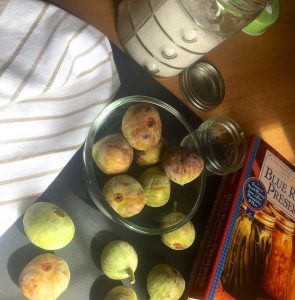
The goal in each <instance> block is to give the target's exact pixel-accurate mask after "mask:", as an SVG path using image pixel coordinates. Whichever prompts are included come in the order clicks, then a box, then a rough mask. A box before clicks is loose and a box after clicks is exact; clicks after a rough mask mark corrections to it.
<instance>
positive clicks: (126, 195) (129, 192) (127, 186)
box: [102, 175, 145, 218]
mask: <svg viewBox="0 0 295 300" xmlns="http://www.w3.org/2000/svg"><path fill="white" fill-rule="evenodd" d="M102 192H103V194H104V196H105V199H106V201H107V202H108V203H109V205H110V206H111V207H112V208H113V209H114V210H115V211H116V212H117V213H118V214H119V215H120V216H122V217H124V218H128V217H132V216H134V215H136V214H138V213H139V212H140V211H141V210H142V209H143V207H144V205H145V198H144V191H143V188H142V186H141V185H140V183H139V182H138V181H137V180H136V179H134V178H133V177H131V176H129V175H117V176H115V177H112V178H111V179H109V180H108V181H107V182H106V184H105V185H104V187H103V189H102Z"/></svg>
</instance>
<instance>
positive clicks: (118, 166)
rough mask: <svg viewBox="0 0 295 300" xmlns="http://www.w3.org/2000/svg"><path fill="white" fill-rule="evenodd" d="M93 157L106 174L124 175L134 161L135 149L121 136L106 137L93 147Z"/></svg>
mask: <svg viewBox="0 0 295 300" xmlns="http://www.w3.org/2000/svg"><path fill="white" fill-rule="evenodd" d="M92 157H93V160H94V162H95V164H96V165H97V167H98V168H99V169H100V170H101V171H102V172H104V173H106V174H118V173H124V172H126V171H127V170H128V168H129V167H130V165H131V163H132V159H133V149H132V147H131V146H130V145H129V144H128V142H127V140H126V139H125V138H124V137H123V135H121V134H111V135H108V136H105V137H104V138H102V139H101V140H99V141H98V142H96V143H95V144H94V145H93V148H92Z"/></svg>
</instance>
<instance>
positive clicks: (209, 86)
mask: <svg viewBox="0 0 295 300" xmlns="http://www.w3.org/2000/svg"><path fill="white" fill-rule="evenodd" d="M179 84H180V89H181V92H182V94H183V96H184V97H185V98H186V99H187V101H188V102H189V104H190V105H191V107H192V108H194V109H196V110H198V111H210V110H212V109H214V108H215V107H217V106H218V105H219V104H220V103H221V102H222V100H223V98H224V81H223V78H222V76H221V74H220V72H219V71H218V70H217V69H216V67H215V66H213V65H212V64H211V63H209V62H205V61H201V62H198V63H196V64H194V65H192V66H191V67H189V68H187V69H185V70H184V71H183V72H182V74H181V75H180V79H179Z"/></svg>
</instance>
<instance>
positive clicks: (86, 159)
mask: <svg viewBox="0 0 295 300" xmlns="http://www.w3.org/2000/svg"><path fill="white" fill-rule="evenodd" d="M128 103H130V104H132V103H149V104H153V105H156V106H158V107H160V108H162V109H164V110H166V111H168V112H170V113H171V114H172V115H174V116H175V117H176V118H177V119H178V121H179V122H181V123H182V125H183V126H184V127H185V128H186V130H187V131H188V135H189V136H191V138H192V140H193V142H194V146H195V147H196V148H197V150H198V153H199V154H200V155H202V152H201V149H200V145H199V142H198V140H197V137H196V135H195V133H194V130H193V129H192V127H191V126H190V124H189V123H188V122H187V121H186V119H185V118H184V117H183V116H182V115H181V114H180V113H179V112H178V111H177V110H176V109H175V108H173V107H172V106H171V105H169V104H167V103H166V102H164V101H162V100H159V99H157V98H154V97H149V96H142V95H133V96H126V97H121V98H118V99H116V100H114V101H112V102H110V103H109V104H108V105H107V106H106V107H105V108H104V109H103V110H102V111H101V112H100V113H99V114H98V115H97V116H96V118H95V120H94V121H93V123H92V125H91V127H90V129H89V132H88V136H87V137H86V140H85V143H84V147H83V173H84V174H83V179H84V183H85V184H86V190H87V193H88V195H89V196H90V198H91V200H92V202H93V203H94V204H95V205H96V207H97V208H98V209H99V210H100V211H102V213H103V214H104V215H106V216H107V217H108V218H110V219H111V220H114V221H116V222H117V223H119V224H121V225H123V226H125V227H127V228H129V229H131V230H132V231H135V232H138V233H143V234H146V235H161V234H164V233H168V232H171V231H174V230H176V229H178V228H179V227H181V226H182V225H184V224H185V223H187V222H188V221H189V220H191V219H192V217H193V216H194V215H195V213H196V211H197V209H198V208H199V206H200V204H201V202H202V199H203V195H204V190H205V184H206V174H205V169H206V168H205V167H204V169H203V171H202V172H201V174H200V175H199V176H198V180H200V183H199V185H200V191H199V192H198V195H197V196H196V199H195V201H194V202H195V203H194V205H193V206H192V208H191V209H190V211H189V213H188V214H186V215H185V218H183V219H182V220H181V221H179V222H178V223H176V224H174V225H171V226H169V227H163V228H161V227H159V228H150V227H145V226H142V225H138V224H136V223H133V222H132V221H129V220H128V218H123V217H121V216H120V215H119V214H118V213H117V212H116V211H114V210H113V209H112V208H111V207H110V206H109V205H108V203H106V202H104V201H100V200H98V197H95V196H94V195H100V196H102V197H103V194H102V192H101V189H100V188H99V187H98V185H97V181H96V178H95V172H94V168H93V163H92V146H93V143H94V140H95V136H96V133H97V131H98V130H99V129H100V127H101V126H102V125H103V123H104V122H105V120H106V119H107V117H109V116H110V115H111V113H112V112H113V111H114V110H115V109H116V108H118V107H120V106H122V105H125V104H128Z"/></svg>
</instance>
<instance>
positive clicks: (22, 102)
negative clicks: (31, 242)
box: [0, 0, 120, 236]
mask: <svg viewBox="0 0 295 300" xmlns="http://www.w3.org/2000/svg"><path fill="white" fill-rule="evenodd" d="M0 53H1V54H0V236H1V235H2V234H3V233H4V232H5V231H6V230H7V229H8V228H9V226H11V225H12V224H13V223H14V221H15V220H16V219H17V218H18V217H19V216H20V215H21V214H22V213H23V212H24V210H25V209H26V208H27V207H28V205H30V204H31V203H32V202H33V201H35V200H36V199H37V198H38V196H40V195H41V194H42V192H43V191H44V190H45V189H46V188H47V187H48V186H49V185H50V183H51V182H52V181H53V180H54V179H55V178H56V177H57V175H58V174H59V172H61V170H62V169H63V167H64V166H65V165H66V164H67V162H68V161H69V160H70V159H71V158H72V156H73V155H74V154H75V152H76V151H77V150H78V149H79V148H80V147H81V146H82V144H83V142H84V140H85V138H86V136H87V133H88V130H89V127H90V125H91V123H92V122H93V121H94V119H95V117H96V116H97V114H98V113H99V112H100V111H101V110H102V109H103V108H104V107H105V106H106V105H107V103H108V102H109V101H110V100H111V98H112V97H113V95H114V93H115V92H116V91H117V89H118V87H119V85H120V81H119V77H118V73H117V70H116V66H115V64H114V61H113V57H112V50H111V47H110V43H109V41H108V39H107V38H106V37H105V36H104V35H103V34H102V33H101V32H99V31H98V30H97V29H95V28H94V27H92V26H90V25H88V24H87V23H85V22H83V21H82V20H80V19H78V18H76V17H74V16H73V15H71V14H69V13H67V12H65V11H64V10H62V9H60V8H57V7H56V6H54V5H50V4H48V3H46V2H42V1H38V0H0Z"/></svg>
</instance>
